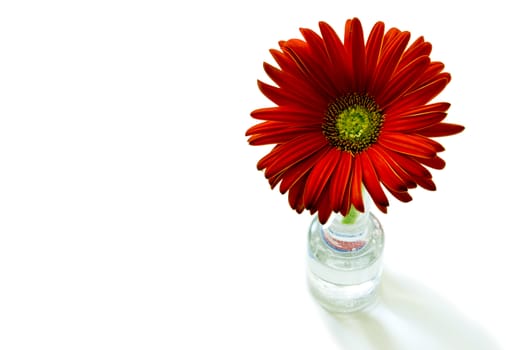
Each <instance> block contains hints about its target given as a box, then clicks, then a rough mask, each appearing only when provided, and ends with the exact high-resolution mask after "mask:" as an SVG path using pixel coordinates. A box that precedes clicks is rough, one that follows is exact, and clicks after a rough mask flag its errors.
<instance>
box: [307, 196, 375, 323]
mask: <svg viewBox="0 0 525 350" xmlns="http://www.w3.org/2000/svg"><path fill="white" fill-rule="evenodd" d="M364 198H365V212H364V213H361V212H359V211H357V210H356V209H355V208H353V207H352V209H351V210H350V213H349V214H348V215H347V216H346V217H343V216H342V215H341V214H332V216H331V217H330V219H329V220H328V221H327V223H326V224H324V225H321V223H320V222H319V220H318V219H317V217H315V218H314V219H313V221H312V224H311V225H310V229H309V234H308V272H307V276H308V285H309V288H310V292H311V293H312V295H313V297H314V298H315V299H316V300H317V301H318V302H319V304H320V305H321V306H322V307H324V308H325V309H327V310H328V311H330V312H333V313H348V312H353V311H357V310H360V309H363V308H365V307H366V306H368V305H370V304H372V303H373V302H374V301H375V299H376V296H377V289H378V286H379V282H380V279H381V272H382V267H383V265H382V256H383V246H384V233H383V229H382V228H381V225H380V223H379V221H378V220H377V218H376V217H375V216H374V215H372V213H370V197H369V196H368V194H366V192H365V195H364Z"/></svg>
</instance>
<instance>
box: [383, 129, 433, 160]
mask: <svg viewBox="0 0 525 350" xmlns="http://www.w3.org/2000/svg"><path fill="white" fill-rule="evenodd" d="M378 143H379V144H380V145H381V146H383V147H385V148H388V149H391V150H393V151H396V152H399V153H404V154H408V155H412V156H417V157H422V158H432V157H435V156H436V152H437V151H436V149H434V147H433V144H431V143H430V142H428V139H427V138H423V137H418V136H417V135H411V134H401V133H394V132H390V131H383V132H381V134H380V136H379V140H378Z"/></svg>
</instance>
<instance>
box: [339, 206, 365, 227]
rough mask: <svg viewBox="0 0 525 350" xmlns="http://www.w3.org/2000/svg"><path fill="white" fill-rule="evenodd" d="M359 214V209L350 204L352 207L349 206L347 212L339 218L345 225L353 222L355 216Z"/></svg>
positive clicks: (355, 219)
mask: <svg viewBox="0 0 525 350" xmlns="http://www.w3.org/2000/svg"><path fill="white" fill-rule="evenodd" d="M359 214H361V213H360V212H359V210H357V209H356V208H355V207H354V206H353V205H352V207H350V211H349V212H348V214H346V216H345V217H344V218H343V219H342V220H341V223H343V224H345V225H352V224H355V222H356V221H357V218H358V217H359Z"/></svg>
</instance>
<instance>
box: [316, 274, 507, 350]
mask: <svg viewBox="0 0 525 350" xmlns="http://www.w3.org/2000/svg"><path fill="white" fill-rule="evenodd" d="M322 315H323V316H322V317H323V318H324V320H325V323H326V324H327V326H328V329H329V330H330V331H331V333H332V334H333V335H334V337H335V339H336V341H337V342H338V343H339V344H340V345H341V346H342V348H343V349H359V350H367V349H374V350H379V349H388V350H411V349H417V350H421V349H425V350H432V349H435V350H444V349H447V350H449V349H450V350H455V349H458V350H459V349H461V350H470V349H472V350H474V349H475V350H500V349H501V348H500V347H499V346H498V345H497V343H496V342H495V341H494V340H493V339H492V338H491V337H490V336H489V335H488V334H487V333H486V332H485V331H484V330H483V329H482V328H481V327H480V326H479V325H477V324H476V323H475V322H474V321H472V320H469V319H468V318H467V317H465V316H464V315H461V313H459V311H458V310H457V309H456V308H455V307H454V306H452V305H451V304H449V303H448V302H446V301H445V300H444V299H443V298H441V297H439V296H438V295H436V294H435V293H433V292H432V291H431V290H429V289H427V288H425V287H423V286H422V285H420V284H418V283H416V282H414V281H411V280H409V279H406V278H403V277H400V276H397V275H393V274H392V273H391V272H389V271H385V272H384V273H383V277H382V283H381V286H380V288H379V293H378V298H377V301H376V303H375V304H373V305H371V306H370V307H368V308H366V309H365V310H362V311H359V312H355V313H351V314H348V315H343V314H331V313H329V312H326V311H324V310H322Z"/></svg>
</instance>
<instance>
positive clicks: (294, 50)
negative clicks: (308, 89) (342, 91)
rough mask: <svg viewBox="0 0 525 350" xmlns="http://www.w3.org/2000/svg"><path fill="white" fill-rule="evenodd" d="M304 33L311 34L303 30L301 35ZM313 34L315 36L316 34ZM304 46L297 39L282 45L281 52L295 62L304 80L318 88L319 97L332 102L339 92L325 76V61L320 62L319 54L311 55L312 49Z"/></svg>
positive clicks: (309, 31) (327, 76)
mask: <svg viewBox="0 0 525 350" xmlns="http://www.w3.org/2000/svg"><path fill="white" fill-rule="evenodd" d="M305 33H307V34H306V35H307V36H308V35H309V34H308V33H313V32H312V31H311V30H304V32H303V35H305ZM313 34H314V35H316V36H317V34H315V33H313ZM310 40H311V41H314V40H315V39H311V38H310ZM304 44H305V43H304V42H302V41H301V40H298V39H295V40H293V39H292V40H288V41H287V42H286V43H284V44H283V50H284V52H285V54H287V55H288V56H289V57H291V58H292V59H293V60H294V61H295V63H296V64H297V66H298V67H299V68H300V70H301V71H302V72H303V74H304V75H305V77H306V79H308V80H310V81H311V84H312V85H313V86H315V87H317V88H318V92H319V94H321V96H323V97H324V98H326V99H327V100H334V99H335V98H337V96H339V92H338V91H337V89H336V88H335V87H334V84H333V81H332V79H330V75H329V74H327V70H326V66H327V62H326V60H327V59H326V58H325V60H324V61H323V60H320V57H319V55H320V54H318V53H312V49H313V48H312V47H311V46H310V45H306V46H305V45H304ZM323 49H324V48H323ZM325 57H326V55H325ZM328 73H329V72H328Z"/></svg>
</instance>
